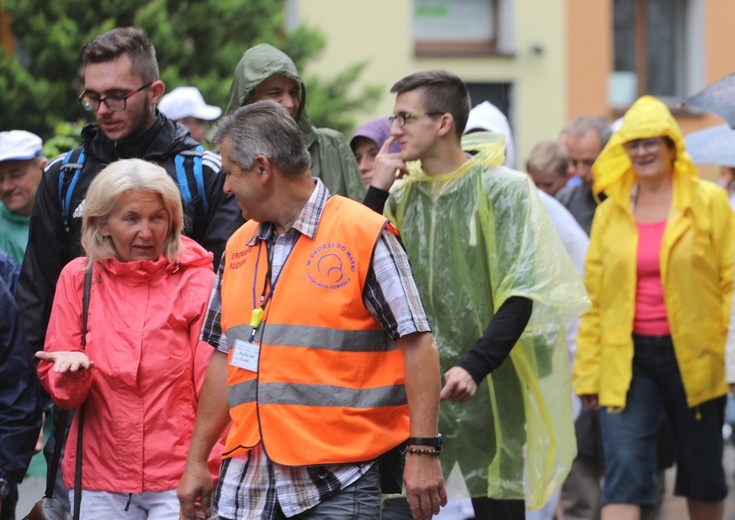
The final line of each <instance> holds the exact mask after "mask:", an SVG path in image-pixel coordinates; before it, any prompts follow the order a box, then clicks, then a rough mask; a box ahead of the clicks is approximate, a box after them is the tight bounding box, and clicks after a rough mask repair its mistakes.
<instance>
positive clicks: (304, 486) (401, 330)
mask: <svg viewBox="0 0 735 520" xmlns="http://www.w3.org/2000/svg"><path fill="white" fill-rule="evenodd" d="M315 183H316V188H315V189H314V192H313V193H312V195H311V197H310V198H309V201H308V202H307V203H306V205H305V206H304V208H303V209H302V211H301V214H300V215H299V217H298V219H296V221H295V222H294V224H293V226H292V227H291V229H289V230H288V231H286V232H285V233H284V234H283V235H281V236H279V237H276V236H275V235H276V232H275V227H274V226H273V224H271V223H264V224H261V225H260V227H259V228H258V233H257V235H256V236H254V237H253V238H252V239H251V241H250V244H252V245H255V244H257V243H258V241H262V240H265V241H267V242H268V243H269V248H270V250H271V251H272V252H273V256H272V261H271V277H272V279H273V280H277V277H278V275H279V274H280V271H281V268H282V267H283V265H284V263H285V262H286V260H287V258H288V255H289V253H290V252H291V250H292V249H293V247H294V245H295V244H296V242H297V241H298V239H299V237H300V236H301V235H306V236H308V237H309V238H314V235H315V234H316V229H317V225H318V224H319V219H320V218H321V215H322V211H323V210H324V205H325V204H326V202H327V199H328V198H329V197H330V194H329V191H328V190H327V189H326V188H325V187H324V184H322V182H321V181H320V180H319V179H315ZM223 269H224V263H222V264H220V267H219V270H218V273H217V280H216V282H215V285H214V287H213V288H212V297H211V299H210V302H209V309H208V311H207V319H206V321H205V323H204V327H203V329H202V340H204V341H206V342H208V343H209V344H210V345H212V346H213V347H215V348H217V350H219V351H221V352H224V353H227V352H228V350H229V346H228V344H227V338H226V337H225V335H224V334H223V333H222V326H221V323H220V318H221V309H222V299H221V293H220V289H221V285H222V273H223ZM281 290H284V289H283V288H281ZM363 303H364V304H365V307H366V308H367V309H368V311H369V312H370V314H372V316H373V317H374V318H375V319H376V320H377V321H378V323H380V324H381V326H382V327H383V329H384V330H385V331H386V333H388V334H389V335H390V336H391V337H392V338H393V339H394V340H397V339H399V338H401V337H402V336H405V335H407V334H411V333H413V332H427V331H430V330H431V329H430V326H429V321H428V318H427V317H426V312H425V311H424V307H423V305H422V303H421V299H420V297H419V293H418V289H417V288H416V284H415V282H414V279H413V273H412V271H411V266H410V264H409V262H408V256H407V255H406V252H405V251H404V249H403V246H402V245H401V243H400V241H399V239H398V238H397V237H396V236H395V235H393V234H392V233H391V232H389V231H386V230H383V232H382V233H381V234H380V236H379V238H378V241H377V243H376V245H375V251H374V254H373V259H372V264H371V266H370V269H369V271H368V276H367V280H366V285H365V291H364V296H363ZM372 464H373V462H367V463H364V464H337V465H330V466H309V467H288V466H282V465H280V464H276V463H274V462H272V461H271V460H270V459H269V458H268V456H267V454H266V453H265V451H264V450H263V446H262V443H261V444H258V445H257V446H256V447H255V448H253V449H251V450H250V451H248V452H247V453H246V454H245V455H242V456H239V457H233V458H231V459H226V460H224V461H223V463H222V467H221V469H220V479H219V486H218V488H217V492H216V494H215V497H214V498H215V506H216V509H217V511H218V512H219V514H220V515H221V516H223V517H225V518H237V519H253V520H255V519H258V520H271V519H273V518H275V516H276V512H277V510H278V508H279V507H280V509H281V510H282V511H283V513H284V514H285V515H286V516H287V517H290V516H294V515H297V514H299V513H301V512H303V511H306V510H307V509H310V508H312V507H314V506H315V505H317V504H318V503H319V502H321V501H322V500H324V499H325V498H327V497H329V496H330V495H332V494H334V493H335V492H337V491H339V490H340V489H343V488H345V487H347V486H349V485H350V484H352V483H353V482H355V481H356V480H357V479H359V478H360V477H361V476H362V475H364V474H365V472H366V471H367V470H368V469H370V467H371V466H372Z"/></svg>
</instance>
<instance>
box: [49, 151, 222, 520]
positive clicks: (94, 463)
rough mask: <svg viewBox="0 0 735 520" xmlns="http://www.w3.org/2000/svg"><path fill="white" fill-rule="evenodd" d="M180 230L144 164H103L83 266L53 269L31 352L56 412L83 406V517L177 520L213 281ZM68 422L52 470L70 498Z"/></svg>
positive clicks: (166, 187) (171, 188)
mask: <svg viewBox="0 0 735 520" xmlns="http://www.w3.org/2000/svg"><path fill="white" fill-rule="evenodd" d="M182 227H183V215H182V207H181V195H180V193H179V190H178V188H177V186H176V184H175V183H174V181H173V180H172V179H171V177H169V175H168V174H167V173H166V172H165V170H163V169H162V168H161V167H159V166H156V165H154V164H151V163H147V162H145V161H142V160H138V159H130V160H124V161H119V162H115V163H112V164H111V165H109V166H108V167H107V168H105V169H104V170H103V171H102V172H101V173H99V174H98V175H97V177H96V178H95V179H94V181H93V182H92V184H91V186H90V187H89V191H88V192H87V198H86V202H85V209H84V219H83V230H82V246H83V247H84V250H85V251H86V253H87V255H88V256H87V259H86V260H85V259H84V258H77V259H75V260H73V261H72V262H70V263H69V264H68V265H67V266H66V267H65V268H64V270H63V271H62V273H61V277H60V278H59V282H58V285H57V289H56V296H55V298H54V304H53V309H52V311H51V320H50V322H49V327H48V333H47V335H46V343H45V349H44V352H39V353H38V354H37V357H39V358H40V359H41V362H40V364H39V367H38V371H39V374H40V377H41V381H42V383H43V386H44V387H45V388H46V390H47V391H48V392H49V394H50V395H51V397H52V398H53V401H54V403H56V404H57V405H58V406H59V407H60V408H76V407H79V406H80V405H81V404H82V403H84V404H85V409H86V412H85V413H86V417H85V422H84V435H83V439H82V442H83V448H82V454H83V459H82V460H83V472H82V473H83V476H82V490H83V493H82V502H81V508H80V513H81V518H132V519H138V518H155V519H169V518H171V519H178V518H179V502H178V500H177V498H176V487H177V485H178V483H179V479H180V478H181V475H182V473H183V470H184V462H185V458H186V453H187V450H188V447H189V442H190V439H191V434H192V430H193V427H194V419H195V416H196V411H197V405H198V401H199V395H200V391H201V385H202V382H203V380H204V372H205V369H206V366H207V363H208V361H209V358H210V357H211V354H212V348H211V347H209V346H208V345H207V344H206V343H203V342H201V341H199V334H200V330H201V328H202V324H203V322H204V319H205V311H206V308H207V302H208V299H209V293H210V290H211V287H212V283H213V281H214V273H213V272H212V255H211V253H208V252H207V251H205V250H204V249H202V248H201V247H200V246H199V245H198V244H196V243H195V242H193V241H192V240H189V239H188V238H186V237H182V236H181V230H182ZM88 269H91V270H92V285H91V296H90V300H89V311H88V324H87V336H86V339H87V345H86V351H85V350H83V349H82V340H81V334H82V332H81V331H82V291H83V286H84V275H85V271H86V270H88ZM78 415H79V414H76V415H75V417H74V421H73V422H72V427H71V431H70V434H69V440H68V442H67V445H66V454H65V457H64V461H63V465H62V474H63V477H64V483H65V484H66V486H67V487H69V488H70V489H73V487H74V486H73V484H74V468H75V460H76V457H77V456H78V454H77V453H76V438H77V431H78V422H77V419H78ZM218 449H219V451H218V452H217V450H218ZM215 452H216V453H215ZM220 454H221V446H219V447H218V448H215V450H214V451H213V453H212V457H211V458H210V462H212V465H211V467H212V469H213V477H216V474H217V473H216V471H217V466H218V462H219V455H220ZM71 494H73V491H72V492H71ZM70 502H72V503H73V498H71V499H70Z"/></svg>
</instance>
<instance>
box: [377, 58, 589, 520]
mask: <svg viewBox="0 0 735 520" xmlns="http://www.w3.org/2000/svg"><path fill="white" fill-rule="evenodd" d="M391 91H392V92H395V93H396V94H397V97H396V102H395V108H394V117H393V118H392V126H391V135H392V138H391V139H388V141H386V143H385V145H384V146H383V148H382V149H381V152H380V153H379V154H378V156H377V157H376V163H375V167H374V176H379V175H382V176H383V177H386V176H390V175H393V172H395V171H396V170H397V169H398V170H404V171H406V170H407V171H408V176H407V177H405V178H404V179H403V180H401V181H399V182H398V183H397V184H396V185H395V186H394V188H393V190H392V191H391V195H390V197H389V199H388V203H387V205H386V208H385V211H386V214H387V216H388V217H389V218H390V219H391V220H392V221H393V222H394V223H395V224H396V225H397V227H398V228H399V229H400V231H401V235H402V237H403V241H404V244H405V246H406V249H407V251H408V256H409V258H410V259H411V263H412V265H413V267H414V270H415V271H414V272H415V276H416V281H417V284H418V287H419V291H420V293H421V297H422V299H423V302H424V305H425V306H426V310H427V313H428V315H429V318H430V320H431V323H432V327H433V330H434V335H435V338H436V341H437V343H438V345H439V350H440V354H441V366H442V372H443V374H444V378H445V385H444V388H443V389H442V394H441V397H442V400H443V403H442V406H441V409H440V419H439V421H440V422H439V427H440V431H441V433H442V434H443V436H444V451H443V452H442V455H441V462H442V467H443V469H444V475H445V477H446V478H457V477H460V478H461V481H462V482H463V483H464V486H462V485H460V487H466V489H467V491H468V492H469V495H470V496H471V497H472V499H473V500H472V502H473V507H474V509H475V517H476V518H492V519H493V520H495V519H497V518H509V519H510V518H512V519H519V518H524V517H525V508H526V506H527V507H529V508H531V509H536V508H538V507H541V506H542V505H543V504H544V503H545V502H546V501H547V500H548V499H549V498H550V497H551V496H552V495H553V494H554V493H555V491H556V490H557V489H558V488H559V486H560V485H561V483H562V482H563V480H564V478H565V476H566V474H567V473H568V471H569V468H570V466H571V463H572V460H573V458H574V455H575V451H576V445H575V441H574V424H573V421H572V412H571V402H570V399H569V395H570V374H569V360H568V354H567V350H566V348H565V343H564V323H565V322H566V321H567V320H568V319H570V318H572V317H574V316H577V315H579V314H580V313H581V312H583V311H584V310H585V309H586V308H587V306H588V304H589V303H588V300H587V297H586V293H585V291H584V287H583V286H582V283H581V280H580V278H579V276H578V274H577V273H576V271H575V269H574V267H573V266H572V264H571V261H570V260H569V257H568V255H567V253H566V252H565V251H564V248H563V246H562V244H561V241H560V240H559V238H558V235H557V234H556V232H555V230H554V228H553V225H552V223H551V221H550V219H549V217H548V215H547V213H546V211H545V209H544V208H543V205H542V203H541V201H540V199H539V198H538V195H537V193H536V190H535V188H534V186H533V184H532V183H531V181H530V180H529V178H528V176H526V175H524V174H521V173H519V172H515V171H513V170H510V169H507V168H505V167H503V166H500V165H501V164H502V162H503V154H504V147H503V142H502V139H500V138H498V137H497V135H494V134H488V133H479V134H472V135H471V136H467V137H465V141H464V142H463V141H462V132H463V130H464V127H465V124H466V122H467V117H468V113H469V110H470V100H469V95H468V93H467V89H466V87H465V85H464V83H462V81H461V80H460V79H459V78H457V77H456V76H454V75H453V74H451V73H448V72H444V71H430V72H421V73H417V74H413V75H411V76H408V77H406V78H404V79H403V80H401V81H399V82H398V83H396V84H395V85H394V86H393V88H392V89H391ZM396 140H397V141H398V143H399V144H400V146H401V151H400V153H389V151H388V149H389V147H390V145H391V144H392V143H393V142H394V141H396ZM463 145H464V148H463ZM469 151H471V152H472V153H474V155H473V156H471V155H468V153H467V152H469ZM407 161H411V162H408V163H407ZM450 473H451V477H450ZM524 502H525V503H524ZM384 517H385V516H384Z"/></svg>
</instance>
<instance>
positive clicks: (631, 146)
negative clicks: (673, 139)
mask: <svg viewBox="0 0 735 520" xmlns="http://www.w3.org/2000/svg"><path fill="white" fill-rule="evenodd" d="M663 142H664V140H663V138H662V137H649V138H648V139H634V140H632V141H628V142H627V143H625V144H624V145H623V148H625V151H626V152H628V153H634V152H635V151H636V150H638V149H640V150H642V151H643V152H644V153H650V152H655V151H656V150H658V149H659V148H660V147H661V144H662V143H663Z"/></svg>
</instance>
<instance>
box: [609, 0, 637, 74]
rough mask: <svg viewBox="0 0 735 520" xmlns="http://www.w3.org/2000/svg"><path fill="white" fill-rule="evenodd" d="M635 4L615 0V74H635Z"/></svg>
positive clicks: (629, 0)
mask: <svg viewBox="0 0 735 520" xmlns="http://www.w3.org/2000/svg"><path fill="white" fill-rule="evenodd" d="M635 4H636V0H615V18H614V23H615V31H614V32H615V35H614V39H615V68H614V70H615V71H616V72H618V71H624V72H635Z"/></svg>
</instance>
